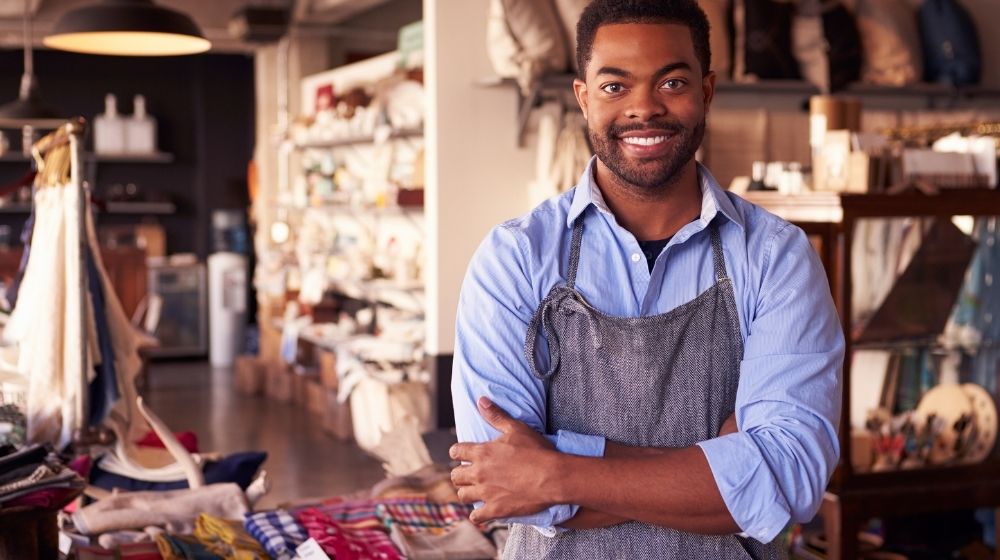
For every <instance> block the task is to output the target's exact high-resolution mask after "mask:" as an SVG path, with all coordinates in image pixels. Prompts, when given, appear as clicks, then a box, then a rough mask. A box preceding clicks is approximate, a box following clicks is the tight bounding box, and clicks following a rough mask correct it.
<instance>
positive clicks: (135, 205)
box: [0, 202, 177, 215]
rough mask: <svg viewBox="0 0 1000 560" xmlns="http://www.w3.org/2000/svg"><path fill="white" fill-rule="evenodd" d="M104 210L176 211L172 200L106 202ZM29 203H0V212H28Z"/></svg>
mask: <svg viewBox="0 0 1000 560" xmlns="http://www.w3.org/2000/svg"><path fill="white" fill-rule="evenodd" d="M104 208H105V210H104V212H105V213H107V214H123V215H129V214H141V215H152V214H156V215H168V214H173V213H175V212H177V206H176V205H175V204H174V203H173V202H108V203H105V206H104ZM30 213H31V204H29V203H27V202H12V203H7V204H2V205H0V214H30Z"/></svg>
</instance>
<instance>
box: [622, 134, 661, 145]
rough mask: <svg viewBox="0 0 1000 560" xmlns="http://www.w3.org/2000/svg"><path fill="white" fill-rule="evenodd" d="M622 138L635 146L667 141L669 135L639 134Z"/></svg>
mask: <svg viewBox="0 0 1000 560" xmlns="http://www.w3.org/2000/svg"><path fill="white" fill-rule="evenodd" d="M622 140H623V141H625V143H626V144H633V145H635V146H652V145H654V144H659V143H660V142H666V141H667V137H666V136H651V137H647V138H644V137H638V136H630V137H626V138H622Z"/></svg>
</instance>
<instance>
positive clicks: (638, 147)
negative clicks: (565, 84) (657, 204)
mask: <svg viewBox="0 0 1000 560" xmlns="http://www.w3.org/2000/svg"><path fill="white" fill-rule="evenodd" d="M714 88H715V75H714V74H713V73H711V72H710V73H709V74H708V75H707V76H703V75H702V72H701V63H700V62H698V58H697V57H696V56H695V52H694V44H693V42H692V40H691V32H690V30H689V29H688V28H687V27H686V26H684V25H680V24H674V23H662V24H646V23H642V24H639V23H636V24H612V25H604V26H602V27H600V28H599V29H598V30H597V34H596V36H595V37H594V44H593V49H592V51H591V58H590V63H589V64H588V65H587V73H586V82H582V81H579V80H577V81H576V83H575V84H574V90H575V91H576V96H577V100H578V101H579V103H580V106H581V108H582V109H583V113H584V116H586V118H587V131H588V134H589V135H590V140H591V143H592V145H593V147H594V152H595V153H596V154H597V157H598V159H600V161H601V162H602V163H603V164H604V165H605V166H606V167H607V168H608V169H609V170H610V171H611V172H612V173H613V174H614V175H615V176H617V178H618V179H619V180H621V181H623V182H625V183H627V184H631V185H634V186H636V187H639V188H641V189H643V190H646V191H648V192H650V193H651V194H652V193H656V192H662V190H663V189H665V188H668V187H669V186H670V185H671V184H673V182H674V179H675V178H676V177H677V175H678V173H679V172H680V171H681V170H682V169H683V168H684V166H685V165H687V164H688V163H690V162H691V161H692V160H693V158H694V154H695V152H696V151H697V150H698V146H700V145H701V141H702V138H703V137H704V135H705V115H706V113H707V111H708V106H709V103H710V102H711V99H712V94H713V92H714Z"/></svg>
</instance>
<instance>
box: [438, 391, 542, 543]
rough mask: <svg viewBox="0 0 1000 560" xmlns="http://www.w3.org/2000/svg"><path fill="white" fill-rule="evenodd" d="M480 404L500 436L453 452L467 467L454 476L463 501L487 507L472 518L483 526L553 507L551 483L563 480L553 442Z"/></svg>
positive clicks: (484, 401) (485, 402) (485, 403)
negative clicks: (556, 467) (559, 472)
mask: <svg viewBox="0 0 1000 560" xmlns="http://www.w3.org/2000/svg"><path fill="white" fill-rule="evenodd" d="M477 404H478V405H479V413H480V414H481V415H482V417H483V419H485V420H486V421H487V422H489V424H490V425H491V426H493V427H494V428H496V429H497V430H500V436H499V437H497V439H495V440H493V441H491V442H487V443H457V444H455V445H453V446H452V447H451V451H450V453H451V457H452V459H456V460H459V461H463V462H464V463H467V464H463V465H462V466H459V467H455V469H453V470H452V471H451V480H452V482H453V483H454V484H455V486H457V487H458V498H459V499H460V500H461V501H462V502H463V503H472V502H484V503H485V504H484V505H483V507H481V508H479V509H477V510H476V511H475V512H473V514H472V516H471V518H470V519H471V520H472V521H474V522H477V523H482V522H485V521H490V520H493V519H501V518H508V517H519V516H523V515H531V514H533V513H538V512H539V511H542V510H544V509H546V508H548V507H549V506H551V505H553V503H552V502H551V501H550V500H548V499H547V498H546V495H547V494H548V493H549V491H550V490H551V489H552V488H551V484H550V483H549V482H548V481H549V480H551V479H552V478H553V477H554V475H557V473H555V472H553V470H554V468H555V467H554V462H555V461H554V460H555V458H556V457H557V453H558V452H556V451H555V450H554V448H553V446H552V444H551V443H550V442H549V440H547V439H545V437H543V436H542V435H541V434H539V433H538V432H536V431H535V430H533V429H532V428H531V427H530V426H528V425H527V424H525V423H524V422H519V421H517V420H515V419H513V418H511V417H510V415H508V414H507V413H506V412H505V411H504V410H502V409H501V408H500V407H499V406H497V405H496V404H494V403H493V402H492V401H490V400H489V399H487V398H486V397H481V398H480V399H479V401H478V403H477Z"/></svg>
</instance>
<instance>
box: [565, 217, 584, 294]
mask: <svg viewBox="0 0 1000 560" xmlns="http://www.w3.org/2000/svg"><path fill="white" fill-rule="evenodd" d="M582 241H583V214H580V216H579V217H578V218H577V219H576V221H574V222H573V241H572V242H571V243H570V250H569V270H568V271H567V274H566V286H567V287H569V288H571V289H572V288H576V269H578V268H580V245H581V244H582Z"/></svg>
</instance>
